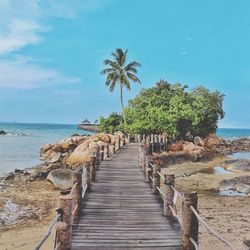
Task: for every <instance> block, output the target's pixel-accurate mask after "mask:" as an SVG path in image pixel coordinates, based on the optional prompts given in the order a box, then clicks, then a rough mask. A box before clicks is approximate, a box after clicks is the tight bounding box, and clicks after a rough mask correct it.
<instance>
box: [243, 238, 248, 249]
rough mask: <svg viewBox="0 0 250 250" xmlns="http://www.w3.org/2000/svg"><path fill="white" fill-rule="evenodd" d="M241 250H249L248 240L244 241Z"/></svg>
mask: <svg viewBox="0 0 250 250" xmlns="http://www.w3.org/2000/svg"><path fill="white" fill-rule="evenodd" d="M242 250H250V240H244V241H243V246H242Z"/></svg>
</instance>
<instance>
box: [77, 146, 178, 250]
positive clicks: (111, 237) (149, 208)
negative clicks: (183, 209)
mask: <svg viewBox="0 0 250 250" xmlns="http://www.w3.org/2000/svg"><path fill="white" fill-rule="evenodd" d="M72 230H73V232H72V249H73V250H76V249H100V250H101V249H112V250H114V249H140V250H141V249H152V250H153V249H154V250H157V249H168V250H170V249H173V250H175V249H182V247H181V229H180V225H179V224H178V223H177V222H175V221H172V220H169V219H167V218H166V217H164V216H163V215H162V207H161V203H160V199H158V198H157V196H155V195H153V194H152V193H151V190H150V187H149V185H148V184H147V183H145V178H144V176H143V173H142V172H141V170H140V167H139V164H138V144H135V143H132V144H128V145H126V146H125V147H123V148H122V149H121V150H120V151H119V152H117V153H116V154H114V155H112V157H111V158H108V159H106V160H104V161H103V162H101V165H100V169H99V170H98V171H97V174H96V181H95V182H93V183H92V186H91V191H90V192H89V193H88V194H87V196H86V198H85V199H84V200H83V201H82V205H81V210H80V212H79V215H78V216H77V218H76V219H75V222H74V224H73V229H72Z"/></svg>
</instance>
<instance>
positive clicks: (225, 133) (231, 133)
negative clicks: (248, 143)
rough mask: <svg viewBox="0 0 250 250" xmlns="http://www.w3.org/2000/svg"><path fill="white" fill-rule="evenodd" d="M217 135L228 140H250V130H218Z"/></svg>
mask: <svg viewBox="0 0 250 250" xmlns="http://www.w3.org/2000/svg"><path fill="white" fill-rule="evenodd" d="M216 134H217V135H218V136H221V137H224V138H225V139H228V140H232V139H238V138H250V129H238V128H218V129H217V133H216Z"/></svg>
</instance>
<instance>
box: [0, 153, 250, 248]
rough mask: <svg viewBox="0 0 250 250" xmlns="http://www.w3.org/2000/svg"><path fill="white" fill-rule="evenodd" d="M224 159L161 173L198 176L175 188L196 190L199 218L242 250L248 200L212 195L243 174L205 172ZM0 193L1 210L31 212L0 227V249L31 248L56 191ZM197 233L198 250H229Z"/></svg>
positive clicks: (247, 234)
mask: <svg viewBox="0 0 250 250" xmlns="http://www.w3.org/2000/svg"><path fill="white" fill-rule="evenodd" d="M224 160H225V158H216V159H214V160H213V161H208V162H201V163H191V162H185V163H183V164H176V165H172V166H170V167H169V168H167V169H162V172H163V173H175V174H176V176H179V175H183V174H184V173H193V172H195V171H197V172H198V173H196V174H193V175H191V176H189V177H179V178H177V179H176V188H177V189H178V190H179V191H181V192H184V191H188V190H189V191H191V190H197V191H198V197H199V200H198V209H199V212H200V214H201V215H202V217H203V218H205V220H206V221H207V223H208V224H209V225H210V226H211V227H212V228H213V229H215V230H216V231H217V232H219V233H220V235H222V236H223V237H225V238H226V239H227V240H228V241H230V242H231V243H232V245H233V246H234V247H235V249H241V246H242V242H243V239H245V238H246V239H250V228H249V224H250V216H249V215H250V209H249V208H250V197H228V196H219V195H217V194H215V193H216V190H217V189H218V187H219V182H220V181H221V180H222V179H225V178H233V177H236V176H239V175H243V174H246V173H235V174H223V175H214V174H211V172H212V171H208V169H209V168H211V169H212V168H213V167H214V166H215V165H217V166H221V165H223V162H224ZM200 171H201V172H202V173H200ZM209 172H210V173H209ZM0 192H1V196H0V197H1V198H0V209H2V210H3V208H4V204H5V202H6V200H7V199H10V200H12V201H13V202H15V203H16V204H18V205H19V206H20V208H23V207H24V208H25V207H28V208H29V209H30V210H28V212H27V214H25V215H24V216H23V217H22V216H20V218H18V219H17V221H16V222H15V223H14V224H10V225H7V226H3V225H1V226H0V249H3V250H7V249H8V250H11V249H20V250H29V249H33V248H34V246H35V245H36V244H37V242H39V241H40V239H41V238H42V237H43V235H44V234H45V232H46V231H47V228H48V225H49V222H50V221H51V219H52V218H53V216H55V214H56V213H55V208H56V200H57V197H58V194H59V191H58V190H55V189H54V188H53V186H52V185H51V184H50V183H48V182H47V181H35V182H33V183H30V184H20V185H18V186H16V187H12V188H8V189H5V190H2V191H0ZM199 232H200V233H199V242H200V249H201V250H218V249H220V250H226V249H228V247H226V246H225V245H224V244H223V243H221V242H220V241H218V240H217V239H216V238H215V237H214V236H212V235H210V234H209V233H208V232H207V230H206V229H204V227H202V226H201V225H200V228H199ZM53 241H54V235H51V236H50V238H49V240H48V241H47V242H46V245H44V247H43V248H42V249H44V250H45V249H53Z"/></svg>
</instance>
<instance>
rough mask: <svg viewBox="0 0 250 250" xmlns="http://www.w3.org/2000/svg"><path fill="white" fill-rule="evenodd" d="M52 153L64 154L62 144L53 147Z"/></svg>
mask: <svg viewBox="0 0 250 250" xmlns="http://www.w3.org/2000/svg"><path fill="white" fill-rule="evenodd" d="M52 151H54V152H57V153H62V152H63V146H62V145H61V144H54V146H53V147H52Z"/></svg>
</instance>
